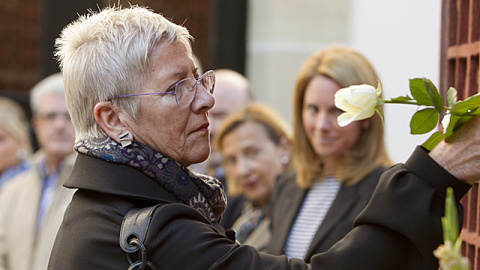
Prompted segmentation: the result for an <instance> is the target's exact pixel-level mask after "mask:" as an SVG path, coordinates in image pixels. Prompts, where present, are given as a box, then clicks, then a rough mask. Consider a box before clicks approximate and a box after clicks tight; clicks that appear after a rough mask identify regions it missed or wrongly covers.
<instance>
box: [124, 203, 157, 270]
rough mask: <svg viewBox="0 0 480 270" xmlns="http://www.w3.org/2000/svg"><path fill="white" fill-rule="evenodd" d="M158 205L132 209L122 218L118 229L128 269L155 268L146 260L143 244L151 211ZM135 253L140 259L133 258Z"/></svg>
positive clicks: (143, 269)
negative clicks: (128, 265)
mask: <svg viewBox="0 0 480 270" xmlns="http://www.w3.org/2000/svg"><path fill="white" fill-rule="evenodd" d="M158 206H160V205H159V204H157V205H154V206H149V207H145V208H135V209H132V210H130V211H128V213H127V214H126V215H125V217H124V218H123V222H122V227H121V229H120V247H121V248H122V249H123V251H125V252H126V253H127V259H128V262H129V263H130V267H129V268H128V270H145V269H153V270H156V269H157V267H156V266H155V265H154V264H153V263H151V262H149V261H148V259H147V250H146V248H145V245H144V244H145V238H146V236H147V231H148V227H149V225H150V220H151V218H152V214H153V211H155V209H156V208H157V207H158ZM135 253H137V254H138V255H139V256H138V257H139V258H141V261H139V260H135V259H134V257H133V255H134V254H135Z"/></svg>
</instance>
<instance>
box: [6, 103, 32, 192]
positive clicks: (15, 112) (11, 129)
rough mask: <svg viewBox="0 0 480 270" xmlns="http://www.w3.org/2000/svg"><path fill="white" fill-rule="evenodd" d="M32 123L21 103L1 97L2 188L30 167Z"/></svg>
mask: <svg viewBox="0 0 480 270" xmlns="http://www.w3.org/2000/svg"><path fill="white" fill-rule="evenodd" d="M31 153H32V145H31V141H30V123H29V122H28V120H27V117H26V116H25V112H24V111H23V109H22V107H21V106H20V104H18V103H17V102H16V101H14V100H12V99H10V98H7V97H0V188H1V187H2V186H3V185H4V184H5V183H6V182H7V181H8V180H10V179H11V178H12V177H13V176H15V175H16V174H18V173H20V172H22V171H25V170H27V169H28V168H29V167H30V164H29V162H28V161H27V157H29V156H30V155H31Z"/></svg>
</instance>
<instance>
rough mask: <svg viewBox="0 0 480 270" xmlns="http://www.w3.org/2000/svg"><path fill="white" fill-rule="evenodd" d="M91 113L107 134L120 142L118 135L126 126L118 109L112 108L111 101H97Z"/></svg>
mask: <svg viewBox="0 0 480 270" xmlns="http://www.w3.org/2000/svg"><path fill="white" fill-rule="evenodd" d="M93 115H94V116H95V121H97V123H98V125H99V126H100V127H101V128H102V129H103V131H105V133H107V135H108V136H109V137H110V138H112V139H114V140H115V141H116V142H118V143H121V142H120V135H121V134H123V133H124V132H125V131H126V130H127V126H126V125H125V124H124V123H123V122H122V121H121V119H120V117H119V114H118V110H114V108H113V105H112V102H110V101H104V102H99V103H97V105H95V108H94V109H93Z"/></svg>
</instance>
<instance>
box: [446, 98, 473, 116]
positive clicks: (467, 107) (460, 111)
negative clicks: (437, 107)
mask: <svg viewBox="0 0 480 270" xmlns="http://www.w3.org/2000/svg"><path fill="white" fill-rule="evenodd" d="M479 105H480V104H475V103H473V102H468V101H459V102H457V104H455V105H454V106H453V107H452V109H451V110H450V113H451V114H453V115H457V116H464V115H480V110H479V109H478V108H479Z"/></svg>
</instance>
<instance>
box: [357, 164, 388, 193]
mask: <svg viewBox="0 0 480 270" xmlns="http://www.w3.org/2000/svg"><path fill="white" fill-rule="evenodd" d="M387 169H388V167H386V166H378V167H376V168H375V169H373V170H372V171H371V172H370V173H368V174H367V175H366V176H365V177H364V178H363V179H362V180H361V181H360V182H359V183H358V185H359V186H360V187H363V188H368V189H375V187H376V186H377V184H378V181H379V180H380V177H381V176H382V174H383V173H384V172H385V171H386V170H387Z"/></svg>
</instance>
